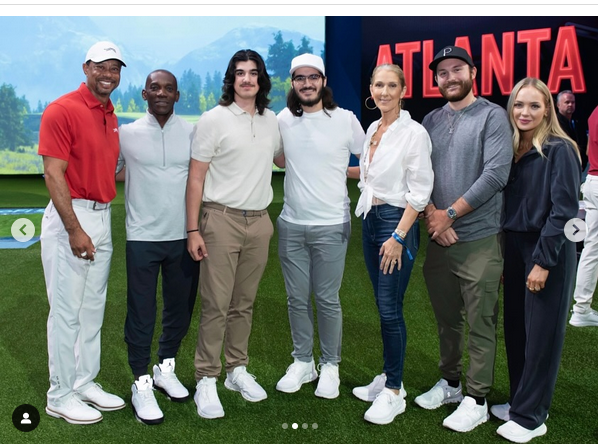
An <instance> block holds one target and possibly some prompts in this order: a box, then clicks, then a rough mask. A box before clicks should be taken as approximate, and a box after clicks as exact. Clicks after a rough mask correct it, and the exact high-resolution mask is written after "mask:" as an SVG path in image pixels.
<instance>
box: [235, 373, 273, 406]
mask: <svg viewBox="0 0 598 444" xmlns="http://www.w3.org/2000/svg"><path fill="white" fill-rule="evenodd" d="M224 387H226V388H227V389H229V390H232V391H233V392H239V393H241V396H242V397H243V399H245V400H246V401H249V402H260V401H263V400H264V399H266V398H267V397H268V394H266V395H265V396H261V397H258V398H254V397H251V396H249V395H248V394H246V393H245V392H244V391H243V390H241V389H239V388H238V387H236V386H235V385H234V384H233V383H232V382H229V381H228V378H226V379H225V380H224Z"/></svg>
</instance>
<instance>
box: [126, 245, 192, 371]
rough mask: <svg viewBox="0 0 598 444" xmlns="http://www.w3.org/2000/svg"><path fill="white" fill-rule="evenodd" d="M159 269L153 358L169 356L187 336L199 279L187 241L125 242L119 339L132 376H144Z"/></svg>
mask: <svg viewBox="0 0 598 444" xmlns="http://www.w3.org/2000/svg"><path fill="white" fill-rule="evenodd" d="M160 269H161V270H162V297H163V300H164V308H163V311H162V335H161V336H160V346H159V349H158V357H159V358H160V359H167V358H174V357H175V356H176V354H177V351H178V349H179V346H180V345H181V341H182V340H183V338H184V337H185V335H186V334H187V330H188V329H189V323H190V322H191V315H192V313H193V306H194V305H195V298H196V296H197V286H198V281H199V264H198V263H197V262H195V261H194V260H193V259H192V258H191V256H190V255H189V253H188V252H187V240H186V239H182V240H176V241H166V242H143V241H127V319H126V321H125V342H126V343H127V344H128V351H129V365H130V366H131V370H132V371H133V374H134V375H137V376H139V375H145V374H147V373H148V371H147V369H148V366H149V363H150V355H151V345H152V337H153V335H154V325H155V324H156V290H157V286H158V274H159V272H160Z"/></svg>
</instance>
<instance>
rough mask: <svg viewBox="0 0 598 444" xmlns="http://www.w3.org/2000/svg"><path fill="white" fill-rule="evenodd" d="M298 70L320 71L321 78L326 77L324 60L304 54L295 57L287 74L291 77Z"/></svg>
mask: <svg viewBox="0 0 598 444" xmlns="http://www.w3.org/2000/svg"><path fill="white" fill-rule="evenodd" d="M299 68H315V69H317V70H318V71H320V72H321V73H322V75H323V76H326V70H325V69H324V60H322V57H318V56H317V55H313V54H308V53H306V54H301V55H300V56H297V57H295V58H294V59H293V60H292V61H291V70H290V71H289V74H291V76H292V75H293V73H294V72H295V70H296V69H299Z"/></svg>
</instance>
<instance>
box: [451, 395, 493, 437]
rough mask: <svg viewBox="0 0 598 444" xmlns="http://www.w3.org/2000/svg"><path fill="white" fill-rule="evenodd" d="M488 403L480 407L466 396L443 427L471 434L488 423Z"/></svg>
mask: <svg viewBox="0 0 598 444" xmlns="http://www.w3.org/2000/svg"><path fill="white" fill-rule="evenodd" d="M489 416H490V415H488V403H487V402H486V401H484V405H478V404H477V403H476V402H475V399H473V398H472V397H471V396H466V397H465V398H463V401H461V404H459V407H457V410H455V411H454V412H453V413H452V414H451V415H449V416H447V417H446V418H445V419H444V421H442V425H443V426H445V427H446V428H449V429H451V430H454V431H455V432H469V431H470V430H473V429H475V428H476V427H477V426H479V425H480V424H483V423H485V422H486V421H488V418H489Z"/></svg>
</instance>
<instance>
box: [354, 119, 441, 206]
mask: <svg viewBox="0 0 598 444" xmlns="http://www.w3.org/2000/svg"><path fill="white" fill-rule="evenodd" d="M379 123H380V120H377V121H375V122H374V123H372V124H371V125H370V127H369V128H368V131H367V134H366V138H365V142H364V145H363V152H362V155H361V156H360V159H359V171H360V172H359V176H360V177H359V178H360V181H359V189H360V190H361V196H360V197H359V201H358V202H357V208H356V209H355V215H356V216H361V215H362V214H363V215H364V218H365V217H366V216H367V214H368V212H369V211H370V209H371V208H372V200H373V199H374V197H376V198H378V199H380V200H383V201H384V202H386V203H388V204H390V205H392V206H395V207H400V208H405V207H406V206H407V203H409V204H410V205H411V207H412V208H413V209H414V210H415V211H423V210H424V208H425V207H426V205H428V203H429V202H430V195H431V194H432V187H433V185H434V172H433V171H432V162H431V160H430V155H431V153H432V142H431V141H430V136H429V135H428V133H427V131H426V130H425V128H424V127H423V126H422V125H420V124H419V123H417V122H416V121H414V120H412V119H411V115H410V114H409V112H408V111H405V110H401V114H400V116H399V118H398V119H397V120H395V121H394V122H393V124H392V125H390V127H388V129H387V130H386V132H385V133H384V134H383V135H382V139H381V140H380V143H379V144H378V148H377V149H376V152H375V153H374V155H373V158H372V162H371V163H370V160H369V157H370V140H371V138H372V136H373V135H374V133H375V132H376V129H377V128H378V124H379Z"/></svg>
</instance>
